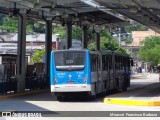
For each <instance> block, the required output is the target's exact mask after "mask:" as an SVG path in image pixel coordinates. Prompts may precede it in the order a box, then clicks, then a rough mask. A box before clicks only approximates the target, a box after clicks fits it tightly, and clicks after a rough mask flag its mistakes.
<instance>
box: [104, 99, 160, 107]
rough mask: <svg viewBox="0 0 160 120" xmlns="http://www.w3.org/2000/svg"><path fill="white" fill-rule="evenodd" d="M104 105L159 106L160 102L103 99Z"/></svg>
mask: <svg viewBox="0 0 160 120" xmlns="http://www.w3.org/2000/svg"><path fill="white" fill-rule="evenodd" d="M104 103H105V104H117V105H128V106H160V100H159V101H158V100H129V99H123V98H120V99H118V98H104Z"/></svg>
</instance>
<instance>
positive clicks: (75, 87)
mask: <svg viewBox="0 0 160 120" xmlns="http://www.w3.org/2000/svg"><path fill="white" fill-rule="evenodd" d="M90 91H91V85H86V84H67V85H51V92H53V93H54V92H90Z"/></svg>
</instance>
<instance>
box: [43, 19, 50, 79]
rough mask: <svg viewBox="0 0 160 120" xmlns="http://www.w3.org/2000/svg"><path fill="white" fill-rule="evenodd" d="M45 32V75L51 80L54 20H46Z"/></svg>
mask: <svg viewBox="0 0 160 120" xmlns="http://www.w3.org/2000/svg"><path fill="white" fill-rule="evenodd" d="M45 34H46V35H45V75H46V77H47V79H48V80H49V73H50V54H51V50H52V20H46V31H45Z"/></svg>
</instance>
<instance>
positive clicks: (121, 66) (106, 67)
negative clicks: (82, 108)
mask: <svg viewBox="0 0 160 120" xmlns="http://www.w3.org/2000/svg"><path fill="white" fill-rule="evenodd" d="M131 61H132V60H131V58H130V57H129V56H128V55H126V54H125V55H124V54H121V53H118V52H113V51H89V50H57V51H52V52H51V61H50V86H51V92H52V93H53V94H55V95H56V97H57V99H58V100H63V99H65V98H68V97H71V96H74V95H88V96H92V97H95V96H96V95H97V94H100V93H106V92H108V91H110V90H123V91H125V90H127V87H128V86H129V85H130V66H131V63H133V62H131Z"/></svg>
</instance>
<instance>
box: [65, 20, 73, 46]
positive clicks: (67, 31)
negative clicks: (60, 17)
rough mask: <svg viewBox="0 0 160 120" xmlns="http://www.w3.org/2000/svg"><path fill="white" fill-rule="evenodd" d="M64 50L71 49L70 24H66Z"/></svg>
mask: <svg viewBox="0 0 160 120" xmlns="http://www.w3.org/2000/svg"><path fill="white" fill-rule="evenodd" d="M66 39H67V40H66V49H69V48H71V47H72V22H67V23H66Z"/></svg>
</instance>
